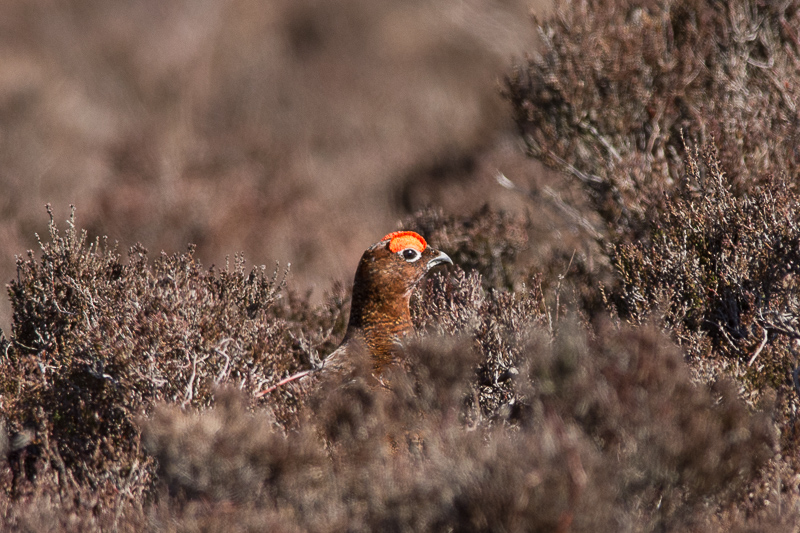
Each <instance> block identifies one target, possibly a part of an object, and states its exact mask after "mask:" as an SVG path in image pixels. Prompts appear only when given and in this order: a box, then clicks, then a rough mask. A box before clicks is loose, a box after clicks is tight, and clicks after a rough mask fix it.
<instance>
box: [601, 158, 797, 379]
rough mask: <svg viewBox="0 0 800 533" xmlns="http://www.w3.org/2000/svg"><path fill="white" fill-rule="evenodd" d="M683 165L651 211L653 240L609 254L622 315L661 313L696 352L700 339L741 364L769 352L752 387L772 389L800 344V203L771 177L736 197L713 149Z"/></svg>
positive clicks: (786, 372)
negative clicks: (798, 341)
mask: <svg viewBox="0 0 800 533" xmlns="http://www.w3.org/2000/svg"><path fill="white" fill-rule="evenodd" d="M686 167H687V174H686V177H685V179H684V180H682V181H681V183H680V184H679V185H678V186H676V187H675V189H674V190H673V191H672V192H671V194H670V195H669V196H668V197H666V199H665V203H664V209H663V210H659V211H655V212H654V213H653V219H652V221H651V225H650V229H649V233H650V235H651V237H650V238H649V239H647V240H645V241H642V242H638V243H633V244H621V245H620V246H619V247H618V248H617V250H616V253H615V256H614V263H615V266H616V267H617V269H618V271H619V274H620V276H621V278H622V281H623V284H624V288H623V290H622V295H623V300H624V302H625V307H626V309H625V311H626V312H627V314H628V315H629V316H630V317H631V318H632V319H633V320H635V321H641V320H642V319H643V318H644V317H645V316H647V315H648V313H649V312H651V311H652V310H653V309H654V308H656V307H657V306H659V305H661V306H665V307H664V309H663V310H664V318H665V319H666V321H667V323H668V324H669V325H670V326H671V327H673V328H674V329H675V331H676V334H677V335H678V336H679V337H681V338H686V339H691V340H690V346H692V347H693V348H692V349H693V350H694V351H695V352H696V353H699V352H700V351H701V350H702V346H703V344H704V343H703V340H702V339H703V338H704V337H706V336H707V337H708V338H710V339H711V340H713V349H714V352H715V353H718V354H722V355H727V356H731V357H737V358H740V359H742V360H743V361H747V360H748V359H751V357H755V356H756V355H759V353H761V352H762V350H763V349H764V348H765V347H766V350H765V351H764V352H763V353H761V359H760V363H765V364H760V365H759V367H758V368H759V369H760V372H759V374H760V376H761V379H759V381H762V380H763V379H766V380H767V381H768V382H770V383H771V385H772V386H778V385H780V384H781V383H782V382H783V381H784V380H785V379H786V376H787V375H789V371H790V368H791V367H790V364H793V358H791V357H789V354H788V347H787V344H788V343H787V341H788V340H789V339H790V338H800V336H799V335H797V333H796V332H795V329H794V327H793V324H792V317H793V316H797V314H798V312H799V311H800V307H799V306H800V292H799V291H800V287H798V285H797V282H796V276H797V274H798V273H800V270H798V269H799V268H800V266H799V265H800V225H798V224H799V223H800V218H798V217H800V215H799V214H798V213H800V201H799V200H800V199H799V198H798V196H797V193H796V192H795V191H794V190H793V188H791V187H790V186H789V185H788V184H787V183H786V180H785V179H783V178H772V177H771V178H768V179H767V180H766V181H765V182H764V183H763V184H762V185H761V186H760V187H755V188H753V189H752V190H751V191H750V194H748V195H747V196H739V197H737V196H736V195H735V194H734V193H733V191H732V188H731V185H730V182H729V180H728V177H727V176H726V175H725V173H724V172H723V170H722V168H721V167H720V163H719V161H718V159H717V157H716V153H715V151H714V150H713V148H712V147H707V148H706V149H705V151H704V152H703V154H702V156H701V155H699V154H690V155H689V156H688V157H687V164H686ZM780 334H784V335H780ZM780 337H782V338H780ZM775 341H777V343H776V344H775V346H773V345H772V344H773V343H774V342H775ZM770 354H772V355H773V358H770ZM749 362H752V361H749ZM754 377H755V376H754Z"/></svg>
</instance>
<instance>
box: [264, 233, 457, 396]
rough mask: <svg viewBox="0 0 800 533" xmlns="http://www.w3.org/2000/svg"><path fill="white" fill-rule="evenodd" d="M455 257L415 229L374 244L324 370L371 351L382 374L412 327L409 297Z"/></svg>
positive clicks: (377, 372)
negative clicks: (433, 245) (343, 328)
mask: <svg viewBox="0 0 800 533" xmlns="http://www.w3.org/2000/svg"><path fill="white" fill-rule="evenodd" d="M444 263H450V264H451V265H452V264H453V261H452V260H451V259H450V257H448V255H447V254H445V253H444V252H440V251H439V250H436V249H434V248H431V247H430V246H428V245H427V243H426V242H425V239H424V238H422V236H421V235H419V234H417V233H414V232H413V231H396V232H394V233H390V234H389V235H386V236H385V237H384V238H383V239H381V240H380V242H377V243H375V244H373V245H372V246H370V247H369V248H368V249H367V251H365V252H364V255H362V256H361V261H360V262H359V263H358V269H357V270H356V276H355V280H354V281H353V299H352V303H351V305H350V320H349V322H348V325H347V333H345V336H344V339H343V340H342V343H341V344H340V345H339V347H338V348H337V349H336V350H334V351H333V352H332V353H331V354H330V355H329V356H328V357H327V358H325V360H324V361H323V362H322V367H321V369H323V370H326V371H331V370H342V369H344V368H347V367H349V366H351V364H352V363H353V359H354V358H356V357H358V356H359V355H361V354H363V353H367V354H368V355H369V357H370V359H371V362H372V368H373V372H374V373H375V375H376V376H380V374H381V372H382V371H383V370H384V369H385V368H386V366H387V365H389V364H390V363H391V362H392V361H393V360H394V358H395V357H396V355H397V350H398V347H399V345H400V342H401V341H402V339H403V337H404V336H406V335H407V334H409V333H411V332H412V331H413V330H414V326H413V324H412V323H411V311H410V309H409V301H410V299H411V293H412V292H413V291H414V288H415V287H416V286H417V284H418V283H419V282H420V281H421V280H422V279H423V278H424V277H425V274H427V273H428V272H429V271H430V270H431V268H433V267H435V266H437V265H441V264H444ZM311 372H312V371H308V370H307V371H304V372H301V373H298V374H295V375H294V376H291V377H289V378H286V379H284V380H283V381H281V382H280V383H278V384H277V385H275V386H273V387H271V388H269V389H267V390H265V391H262V392H261V393H259V395H263V394H266V393H268V392H271V391H272V390H275V389H276V388H277V387H279V386H281V385H283V384H285V383H288V382H289V381H293V380H295V379H300V378H302V377H305V376H307V375H308V374H310V373H311Z"/></svg>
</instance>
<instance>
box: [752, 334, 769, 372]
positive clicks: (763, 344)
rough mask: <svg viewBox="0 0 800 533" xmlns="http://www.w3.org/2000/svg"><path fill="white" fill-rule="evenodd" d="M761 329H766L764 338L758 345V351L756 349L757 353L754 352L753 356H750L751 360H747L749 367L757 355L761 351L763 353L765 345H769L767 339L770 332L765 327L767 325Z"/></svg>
mask: <svg viewBox="0 0 800 533" xmlns="http://www.w3.org/2000/svg"><path fill="white" fill-rule="evenodd" d="M761 329H762V330H763V331H764V340H762V341H761V344H760V345H759V346H758V348H757V349H756V351H755V353H754V354H753V356H752V357H751V358H750V360H749V361H748V362H747V366H748V367H749V366H751V365H752V364H753V362H754V361H755V360H756V357H758V354H760V353H761V350H763V349H764V346H766V345H767V339H768V337H769V332H768V331H767V328H765V327H763V326H762V327H761Z"/></svg>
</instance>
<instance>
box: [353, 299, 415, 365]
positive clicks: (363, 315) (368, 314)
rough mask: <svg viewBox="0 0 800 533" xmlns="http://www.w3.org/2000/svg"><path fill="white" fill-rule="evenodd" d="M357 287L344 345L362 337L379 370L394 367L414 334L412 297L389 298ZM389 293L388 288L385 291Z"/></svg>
mask: <svg viewBox="0 0 800 533" xmlns="http://www.w3.org/2000/svg"><path fill="white" fill-rule="evenodd" d="M371 289H372V287H370V286H369V285H368V284H360V283H356V284H355V286H354V287H353V300H352V304H351V306H350V320H349V322H348V326H347V333H346V334H345V339H344V341H345V342H346V341H348V340H350V339H351V338H354V337H360V338H361V339H362V340H363V341H364V343H365V344H366V345H367V347H368V348H369V351H370V355H371V356H372V359H373V363H374V366H375V368H376V369H379V368H382V367H383V366H385V365H386V364H388V363H390V362H391V360H392V359H393V357H394V354H395V352H396V351H397V345H398V343H399V342H400V340H401V339H402V337H403V336H405V335H407V334H408V333H409V332H411V331H413V329H414V326H413V324H412V322H411V311H410V309H409V300H410V294H408V295H407V294H391V293H390V294H386V293H385V292H383V293H381V292H380V291H378V290H371ZM384 289H385V288H384Z"/></svg>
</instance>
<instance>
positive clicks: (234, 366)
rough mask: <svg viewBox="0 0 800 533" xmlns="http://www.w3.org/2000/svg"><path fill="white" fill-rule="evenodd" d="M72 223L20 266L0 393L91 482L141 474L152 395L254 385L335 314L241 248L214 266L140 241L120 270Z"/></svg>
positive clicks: (12, 414)
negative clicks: (153, 251)
mask: <svg viewBox="0 0 800 533" xmlns="http://www.w3.org/2000/svg"><path fill="white" fill-rule="evenodd" d="M68 224H69V226H68V228H67V230H66V231H65V232H64V234H63V235H62V234H61V233H60V232H59V231H58V229H57V227H56V225H55V223H54V222H53V221H52V218H51V222H50V239H51V240H50V242H43V243H41V251H42V256H41V259H38V260H37V259H36V258H35V256H34V254H33V252H29V253H28V257H27V258H25V259H22V258H21V259H19V260H18V263H17V279H15V280H14V281H12V283H11V284H10V285H9V294H10V296H11V302H12V305H13V310H14V323H13V328H12V337H11V343H10V346H9V347H8V349H7V350H5V352H4V355H3V357H2V359H1V360H0V366H2V371H1V372H0V376H2V377H1V378H0V390H1V391H2V394H3V399H4V412H5V414H6V416H7V417H8V419H9V421H10V423H11V425H12V426H13V427H15V428H21V427H23V426H27V427H32V428H34V429H35V430H36V431H37V432H39V437H40V438H45V436H46V439H45V442H46V444H45V446H44V448H45V450H44V451H43V453H44V454H45V456H47V457H48V458H54V460H57V461H59V462H62V468H66V473H68V474H69V473H71V474H74V475H76V476H77V478H78V480H79V481H80V482H81V483H85V484H88V485H89V486H92V487H99V486H101V485H103V484H105V483H111V484H112V485H117V488H119V485H120V483H123V481H124V480H125V479H127V478H128V476H133V475H139V473H137V472H135V471H136V469H137V465H138V466H139V467H142V466H143V465H146V464H147V462H146V461H144V458H143V457H142V456H141V455H140V451H139V438H138V435H139V432H138V429H137V427H136V424H135V417H136V416H138V414H139V413H140V411H142V410H148V409H149V408H150V407H151V406H152V405H153V402H154V401H156V400H168V401H172V402H176V403H178V404H180V405H184V406H186V405H195V406H200V405H208V404H209V402H210V401H211V398H212V391H213V390H214V389H215V387H217V386H219V385H220V384H223V383H231V384H235V385H236V386H237V387H239V388H241V389H244V390H248V391H252V390H256V389H258V388H259V387H260V386H261V385H262V384H263V383H266V382H268V381H270V380H272V379H274V377H275V376H277V375H280V374H282V373H284V372H287V371H291V370H293V369H294V368H296V367H297V365H298V364H300V362H301V361H302V360H303V358H304V357H305V358H307V357H308V356H309V354H307V353H305V352H304V350H306V349H307V347H308V346H309V345H314V346H318V345H320V346H324V345H325V338H324V337H325V336H326V335H327V333H328V332H329V331H330V330H331V329H333V328H334V327H335V326H336V324H337V322H336V320H337V317H338V314H339V309H338V308H337V309H330V308H325V307H324V306H322V307H321V308H320V309H316V310H312V309H311V308H310V306H308V305H307V304H304V303H301V302H298V301H297V300H298V298H297V297H295V296H293V295H291V294H288V293H287V292H286V291H285V290H284V281H283V279H281V278H280V277H279V275H278V272H277V271H276V272H275V273H274V274H272V275H268V274H267V272H266V271H265V269H264V268H263V267H262V268H254V269H252V270H251V271H250V272H249V273H248V272H247V271H246V269H245V263H244V259H242V258H241V257H239V256H237V257H236V258H235V260H234V262H233V264H232V265H226V266H225V268H223V269H220V270H217V269H215V268H214V267H212V268H211V269H208V270H206V269H204V268H203V267H202V265H200V263H199V262H198V261H197V260H196V259H195V258H194V256H193V249H192V248H191V247H190V249H189V251H188V253H184V254H174V255H171V256H170V255H166V254H162V255H161V256H160V257H159V258H157V259H156V260H155V261H154V262H153V263H152V264H151V263H150V262H149V260H148V257H147V252H146V250H144V249H143V248H142V247H140V246H135V247H133V248H132V249H131V251H130V253H129V254H128V262H127V264H126V263H124V262H123V261H122V258H121V256H120V254H119V253H118V252H117V251H116V249H115V248H113V247H110V246H109V245H108V244H107V243H106V242H105V241H102V242H101V241H100V240H96V241H95V242H93V243H87V236H86V233H85V232H81V231H78V230H77V229H76V227H75V223H74V213H73V215H72V216H71V217H70V219H69V221H68ZM284 276H285V273H284ZM300 322H302V323H303V324H305V325H307V326H308V329H307V330H305V331H304V332H303V336H300V335H298V334H297V333H298V332H299V330H298V328H297V324H298V323H300ZM340 327H341V326H340ZM315 336H316V337H315ZM300 339H304V341H303V342H301V341H300ZM293 409H294V407H292V406H291V403H287V404H286V409H285V410H284V411H283V412H282V415H283V416H284V417H285V418H287V417H290V416H291V412H292V411H293ZM143 461H144V463H143Z"/></svg>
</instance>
